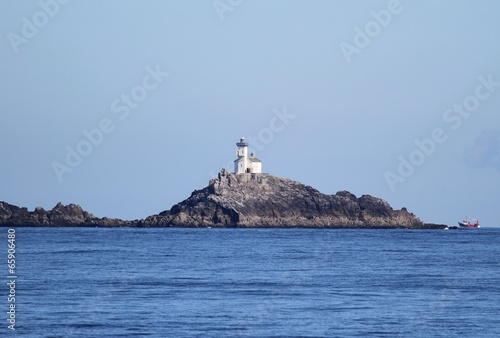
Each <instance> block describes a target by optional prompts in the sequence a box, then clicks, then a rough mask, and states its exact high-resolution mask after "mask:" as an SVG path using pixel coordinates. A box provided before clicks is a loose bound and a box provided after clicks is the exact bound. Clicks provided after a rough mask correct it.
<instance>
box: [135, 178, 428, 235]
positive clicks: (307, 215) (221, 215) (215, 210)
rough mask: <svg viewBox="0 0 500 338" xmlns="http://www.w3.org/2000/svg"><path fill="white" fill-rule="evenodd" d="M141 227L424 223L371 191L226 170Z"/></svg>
mask: <svg viewBox="0 0 500 338" xmlns="http://www.w3.org/2000/svg"><path fill="white" fill-rule="evenodd" d="M142 226H149V227H157V226H174V227H207V226H210V227H329V228H426V227H427V226H426V225H425V224H424V223H423V222H422V221H420V220H419V219H418V218H417V217H415V215H413V214H412V213H409V212H408V211H407V210H406V209H402V210H393V209H392V208H391V206H390V205H389V204H388V203H387V202H386V201H384V200H382V199H380V198H376V197H373V196H370V195H363V196H361V197H360V198H357V197H356V196H354V195H353V194H351V193H350V192H347V191H340V192H338V193H337V194H335V195H325V194H322V193H320V192H319V191H318V190H316V189H314V188H312V187H310V186H306V185H304V184H301V183H299V182H296V181H293V180H290V179H286V178H280V177H276V176H271V175H268V174H238V175H236V174H228V175H223V176H220V177H219V178H218V179H213V180H211V181H210V183H209V185H208V186H207V187H205V188H204V189H201V190H195V191H193V193H192V194H191V196H190V197H189V198H188V199H186V200H184V201H182V202H180V203H178V204H176V205H174V206H173V207H172V208H171V209H170V210H166V211H163V212H161V213H160V214H158V215H153V216H150V217H148V218H146V219H145V220H144V222H142Z"/></svg>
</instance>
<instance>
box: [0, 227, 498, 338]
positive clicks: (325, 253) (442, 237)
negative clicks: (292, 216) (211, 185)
mask: <svg viewBox="0 0 500 338" xmlns="http://www.w3.org/2000/svg"><path fill="white" fill-rule="evenodd" d="M1 233H2V237H4V240H3V241H4V242H5V243H7V229H5V228H3V229H2V232H1ZM499 243H500V229H494V228H490V229H487V228H484V229H478V230H449V231H442V230H432V231H427V230H320V229H171V228H168V229H127V228H120V229H93V228H17V229H16V245H17V257H16V259H17V262H16V263H17V274H18V280H17V286H16V287H17V289H16V297H17V298H16V306H17V307H16V309H17V313H16V324H17V326H16V331H15V333H16V334H19V335H22V336H23V337H114V336H116V337H118V336H120V337H127V336H131V337H133V336H137V337H144V336H150V337H342V336H349V337H355V336H363V337H364V336H370V337H377V336H380V337H386V336H390V337H392V336H395V337H439V336H441V337H453V336H467V337H495V336H497V337H498V336H500V263H499V258H500V245H499ZM4 247H5V246H4ZM5 255H6V254H5ZM4 261H5V260H4ZM2 264H3V263H2ZM2 266H3V267H4V268H3V271H5V273H4V274H3V275H5V276H7V275H8V273H7V267H6V264H3V265H2ZM5 278H6V277H5ZM5 284H6V283H2V289H1V290H2V293H3V294H6V293H7V292H8V291H7V289H6V288H5ZM1 299H4V301H3V304H1V303H0V304H1V306H2V308H3V309H4V311H2V312H3V313H4V317H5V318H7V315H6V314H5V311H7V310H6V309H7V308H8V303H7V301H6V297H3V296H2V297H1ZM3 323H4V324H3V327H1V328H0V332H3V333H11V332H10V330H8V329H7V325H8V323H7V321H6V320H3Z"/></svg>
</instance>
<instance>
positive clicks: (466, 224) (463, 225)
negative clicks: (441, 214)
mask: <svg viewBox="0 0 500 338" xmlns="http://www.w3.org/2000/svg"><path fill="white" fill-rule="evenodd" d="M473 221H474V223H472V222H470V221H469V220H468V219H467V217H465V219H464V220H463V221H462V222H458V225H460V227H461V228H469V229H479V228H480V226H479V221H478V220H477V219H475V220H473Z"/></svg>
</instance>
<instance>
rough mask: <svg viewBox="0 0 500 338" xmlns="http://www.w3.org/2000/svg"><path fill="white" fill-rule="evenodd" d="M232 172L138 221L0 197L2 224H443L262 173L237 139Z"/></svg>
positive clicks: (382, 203)
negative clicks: (33, 206)
mask: <svg viewBox="0 0 500 338" xmlns="http://www.w3.org/2000/svg"><path fill="white" fill-rule="evenodd" d="M236 145H237V147H238V149H237V152H236V154H237V159H236V160H235V161H234V166H235V168H234V173H229V172H228V171H227V170H225V169H223V170H222V171H221V172H220V173H219V175H218V178H217V179H212V180H210V182H209V184H208V186H207V187H205V188H203V189H201V190H195V191H193V192H192V193H191V196H190V197H189V198H187V199H186V200H184V201H182V202H180V203H177V204H176V205H174V206H173V207H172V208H170V209H169V210H165V211H163V212H161V213H159V214H157V215H152V216H149V217H147V218H145V219H142V220H133V221H124V220H120V219H115V218H106V217H105V218H97V217H95V216H93V215H92V214H90V213H88V212H86V211H84V210H82V208H81V207H80V206H78V205H74V204H70V205H66V206H64V205H62V204H61V203H59V204H57V205H56V206H55V207H54V208H53V209H52V210H49V211H46V210H44V209H43V208H41V207H38V208H36V209H35V210H34V211H31V212H30V211H28V210H27V209H26V208H20V207H17V206H15V205H11V204H8V203H6V202H0V226H9V227H15V226H87V227H119V226H120V227H219V228H270V227H274V228H290V227H303V228H374V229H375V228H382V229H387V228H407V229H444V228H445V227H446V225H441V224H428V223H424V222H422V221H421V220H420V219H419V218H417V217H416V216H415V215H414V214H412V213H410V212H408V211H407V210H406V208H402V209H401V210H394V209H393V208H392V207H391V206H390V205H389V203H387V202H386V201H384V200H383V199H380V198H376V197H373V196H370V195H363V196H361V197H359V198H358V197H356V196H355V195H353V194H351V193H350V192H348V191H340V192H337V193H336V194H335V195H327V194H323V193H321V192H319V191H318V190H316V189H314V188H312V187H310V186H307V185H304V184H302V183H299V182H296V181H293V180H290V179H287V178H281V177H277V176H273V175H270V174H265V173H262V172H261V171H262V162H261V161H260V160H259V159H257V158H255V157H254V156H253V154H250V155H248V143H247V142H246V140H245V138H241V140H240V142H238V143H236Z"/></svg>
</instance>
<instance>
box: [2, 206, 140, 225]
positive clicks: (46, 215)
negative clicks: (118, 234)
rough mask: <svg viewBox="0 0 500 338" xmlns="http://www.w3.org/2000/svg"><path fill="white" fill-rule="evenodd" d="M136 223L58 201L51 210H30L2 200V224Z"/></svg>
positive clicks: (38, 208)
mask: <svg viewBox="0 0 500 338" xmlns="http://www.w3.org/2000/svg"><path fill="white" fill-rule="evenodd" d="M136 224H137V222H136V221H123V220H120V219H115V218H106V217H105V218H97V217H95V216H94V215H92V214H90V213H88V212H86V211H84V210H82V208H81V207H80V206H78V205H75V204H69V205H62V204H61V203H58V204H57V205H56V206H55V207H54V208H53V209H52V210H49V211H46V210H44V209H43V208H41V207H37V208H35V210H34V211H28V209H27V208H20V207H18V206H15V205H12V204H8V203H5V202H0V226H10V227H17V226H54V227H57V226H81V227H84V226H87V227H89V226H90V227H116V226H135V225H136Z"/></svg>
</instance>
